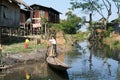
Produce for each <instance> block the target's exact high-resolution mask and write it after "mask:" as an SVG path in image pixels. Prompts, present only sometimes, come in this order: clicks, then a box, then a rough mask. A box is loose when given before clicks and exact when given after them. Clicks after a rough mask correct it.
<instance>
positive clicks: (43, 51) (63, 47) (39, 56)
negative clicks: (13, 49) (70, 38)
mask: <svg viewBox="0 0 120 80" xmlns="http://www.w3.org/2000/svg"><path fill="white" fill-rule="evenodd" d="M56 41H57V53H58V56H59V55H61V54H63V53H65V52H67V51H69V50H71V47H70V46H71V45H68V44H66V41H65V39H64V36H63V34H62V32H58V33H57V34H56ZM49 50H50V48H49V46H46V47H44V48H40V49H37V50H34V51H32V52H30V53H15V54H7V55H6V56H5V57H3V58H2V64H3V65H1V66H6V65H7V67H9V66H10V67H14V66H18V65H20V64H29V63H35V62H44V61H45V59H46V56H47V54H48V53H49Z"/></svg>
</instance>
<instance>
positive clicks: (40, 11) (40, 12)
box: [20, 4, 61, 35]
mask: <svg viewBox="0 0 120 80" xmlns="http://www.w3.org/2000/svg"><path fill="white" fill-rule="evenodd" d="M30 7H31V8H32V11H29V10H26V8H25V9H21V11H20V14H21V16H20V17H21V20H20V23H21V26H22V27H23V28H24V31H23V32H24V35H26V34H27V35H29V34H31V33H32V34H41V33H46V22H47V23H59V20H60V18H59V16H60V14H61V13H60V12H58V11H57V10H55V9H53V8H51V7H45V6H41V5H37V4H33V5H31V6H30Z"/></svg>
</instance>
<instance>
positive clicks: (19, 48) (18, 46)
mask: <svg viewBox="0 0 120 80" xmlns="http://www.w3.org/2000/svg"><path fill="white" fill-rule="evenodd" d="M45 46H46V44H38V45H37V44H35V43H34V41H30V43H29V45H28V48H27V49H26V48H24V42H22V43H14V44H12V45H3V50H2V54H3V55H5V54H7V53H12V54H14V53H29V52H31V51H33V50H36V49H39V48H44V47H45Z"/></svg>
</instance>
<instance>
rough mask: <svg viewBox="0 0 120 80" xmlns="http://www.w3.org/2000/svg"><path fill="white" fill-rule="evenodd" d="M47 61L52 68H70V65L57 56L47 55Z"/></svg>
mask: <svg viewBox="0 0 120 80" xmlns="http://www.w3.org/2000/svg"><path fill="white" fill-rule="evenodd" d="M46 61H47V63H48V64H49V65H50V66H51V67H52V68H55V69H57V70H67V69H69V68H70V67H69V66H68V65H66V64H65V63H63V62H62V61H60V60H59V59H58V58H56V57H47V60H46Z"/></svg>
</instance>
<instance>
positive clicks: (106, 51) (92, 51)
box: [0, 41, 120, 80]
mask: <svg viewBox="0 0 120 80" xmlns="http://www.w3.org/2000/svg"><path fill="white" fill-rule="evenodd" d="M63 57H64V58H63ZM61 59H62V61H63V60H64V62H65V63H66V64H68V65H69V66H71V67H72V68H70V69H68V70H67V71H65V72H58V71H54V70H53V69H51V68H50V67H49V66H48V65H47V64H46V62H42V63H35V64H30V65H21V66H19V67H16V68H12V69H9V70H6V71H3V72H2V73H0V80H120V50H118V49H116V50H115V49H112V48H110V47H108V46H105V45H103V44H93V45H89V43H88V42H87V41H83V42H81V43H79V45H77V46H76V48H75V49H74V50H73V52H69V53H66V54H64V55H62V58H61Z"/></svg>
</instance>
